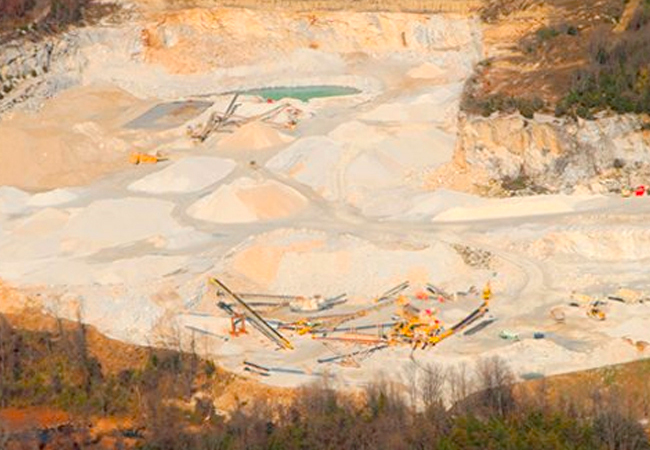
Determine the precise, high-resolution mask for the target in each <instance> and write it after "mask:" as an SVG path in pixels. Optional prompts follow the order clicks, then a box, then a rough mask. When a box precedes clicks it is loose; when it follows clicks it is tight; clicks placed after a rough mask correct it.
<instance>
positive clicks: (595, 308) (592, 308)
mask: <svg viewBox="0 0 650 450" xmlns="http://www.w3.org/2000/svg"><path fill="white" fill-rule="evenodd" d="M602 305H603V304H602V302H599V301H598V300H596V301H595V302H591V303H590V304H589V306H588V307H587V316H588V317H589V318H590V319H594V320H600V321H602V320H605V319H606V318H607V315H606V314H605V311H603V308H602Z"/></svg>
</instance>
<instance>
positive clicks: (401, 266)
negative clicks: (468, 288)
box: [225, 229, 484, 300]
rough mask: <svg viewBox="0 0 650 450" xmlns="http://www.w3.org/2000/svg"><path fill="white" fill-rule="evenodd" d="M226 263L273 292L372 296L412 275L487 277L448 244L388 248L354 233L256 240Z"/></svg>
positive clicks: (284, 232) (283, 232)
mask: <svg viewBox="0 0 650 450" xmlns="http://www.w3.org/2000/svg"><path fill="white" fill-rule="evenodd" d="M225 266H226V267H227V268H228V271H229V272H232V273H233V274H237V275H238V276H239V277H242V276H243V277H245V278H246V279H248V280H250V282H252V283H257V285H258V286H259V287H260V288H263V289H266V290H271V292H293V293H311V294H322V295H337V294H340V293H341V291H344V292H347V293H348V294H349V295H355V296H360V297H364V298H365V299H366V300H367V299H368V297H369V296H372V295H375V294H379V293H381V292H382V291H383V290H386V289H387V288H390V287H392V286H394V285H395V284H397V283H401V282H402V281H404V280H407V279H408V280H410V281H411V282H413V283H422V284H424V283H426V282H428V281H430V280H432V279H435V280H437V281H439V282H446V281H449V282H459V281H460V282H461V283H466V282H467V281H466V280H468V279H471V278H472V277H476V279H477V280H479V279H480V278H481V277H482V276H484V275H482V274H481V273H480V272H476V271H474V272H472V271H471V270H469V268H468V267H467V266H466V265H465V263H464V262H463V260H462V258H461V257H460V256H459V255H458V253H457V252H456V251H454V250H453V249H452V248H450V247H449V246H448V245H446V244H443V243H438V242H434V243H431V244H430V245H421V246H420V247H417V248H409V247H408V246H402V245H392V246H385V247H384V246H380V245H377V244H375V243H372V242H370V241H368V240H365V239H361V238H357V237H354V236H351V235H339V234H336V233H326V232H317V231H310V230H294V229H280V230H277V231H273V232H270V233H266V234H263V235H260V236H256V237H253V238H251V239H250V240H249V241H248V242H246V243H244V244H243V245H241V246H239V247H237V248H236V249H234V250H233V251H232V252H231V255H230V256H228V257H227V258H226V261H225ZM315 274H318V276H314V275H315ZM461 280H462V281H461Z"/></svg>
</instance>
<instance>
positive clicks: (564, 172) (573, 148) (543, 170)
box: [455, 115, 650, 192]
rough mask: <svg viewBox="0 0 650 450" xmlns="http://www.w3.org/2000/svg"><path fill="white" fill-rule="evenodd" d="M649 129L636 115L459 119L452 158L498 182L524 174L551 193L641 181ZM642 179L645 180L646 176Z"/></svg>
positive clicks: (649, 152) (647, 166) (649, 162)
mask: <svg viewBox="0 0 650 450" xmlns="http://www.w3.org/2000/svg"><path fill="white" fill-rule="evenodd" d="M649 144H650V133H649V132H648V131H646V130H644V126H643V122H642V119H641V118H639V117H636V116H631V115H629V116H613V117H603V118H599V119H597V120H594V121H584V120H580V119H579V120H577V121H575V120H570V119H556V118H553V117H547V116H541V117H540V116H536V118H535V119H533V120H529V119H525V118H523V117H522V116H519V115H512V116H505V117H503V116H502V117H498V116H496V117H494V116H493V117H489V118H483V117H469V118H468V117H464V118H462V119H461V121H460V131H459V136H458V145H457V148H456V154H455V161H456V163H457V164H459V165H461V166H462V167H464V168H466V169H468V170H469V171H470V172H471V171H472V170H483V171H485V172H487V173H488V174H489V176H490V177H492V178H493V179H497V180H504V179H510V180H513V179H518V178H525V179H526V180H527V181H528V182H529V183H531V184H533V185H536V186H538V187H541V188H544V189H545V190H548V191H551V192H557V191H571V190H573V189H574V188H575V187H577V186H583V187H587V188H588V189H589V190H591V191H605V190H616V189H619V188H620V187H621V185H625V184H635V183H639V184H643V178H644V174H647V173H649V172H650V147H649ZM646 182H647V180H646Z"/></svg>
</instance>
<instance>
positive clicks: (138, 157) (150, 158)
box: [129, 152, 167, 165]
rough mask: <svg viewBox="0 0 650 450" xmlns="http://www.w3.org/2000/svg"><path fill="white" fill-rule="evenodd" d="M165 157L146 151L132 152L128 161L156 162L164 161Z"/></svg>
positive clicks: (139, 162)
mask: <svg viewBox="0 0 650 450" xmlns="http://www.w3.org/2000/svg"><path fill="white" fill-rule="evenodd" d="M166 159H167V158H163V157H161V156H158V155H149V154H147V153H141V152H133V153H131V155H130V156H129V162H130V163H131V164H135V165H137V164H156V163H158V162H160V161H165V160H166Z"/></svg>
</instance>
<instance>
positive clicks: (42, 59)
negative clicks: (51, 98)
mask: <svg viewBox="0 0 650 450" xmlns="http://www.w3.org/2000/svg"><path fill="white" fill-rule="evenodd" d="M77 50H78V40H77V39H76V38H75V37H74V36H71V35H63V36H55V37H48V38H45V39H43V40H41V41H38V42H32V41H30V40H27V39H17V40H15V41H13V42H10V43H8V44H4V45H3V46H2V51H0V114H2V113H3V112H5V111H8V110H9V109H11V108H12V107H13V106H14V105H16V104H17V103H20V102H22V101H25V100H28V99H29V98H30V97H32V96H33V95H34V93H35V91H36V90H38V89H45V90H48V91H49V92H50V93H53V92H56V91H58V90H60V89H61V88H65V87H67V86H68V85H69V84H71V82H70V81H69V80H68V78H69V77H71V76H77V74H78V73H79V70H77V71H74V70H71V69H74V68H75V67H72V66H78V65H79V64H80V63H81V61H79V60H78V58H76V56H77ZM53 71H56V72H57V73H58V74H59V76H57V78H56V79H53V78H52V77H48V76H47V74H50V73H51V72H53ZM65 74H68V75H65ZM66 80H68V81H66Z"/></svg>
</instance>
